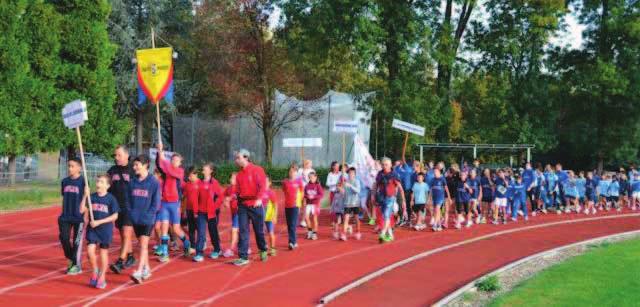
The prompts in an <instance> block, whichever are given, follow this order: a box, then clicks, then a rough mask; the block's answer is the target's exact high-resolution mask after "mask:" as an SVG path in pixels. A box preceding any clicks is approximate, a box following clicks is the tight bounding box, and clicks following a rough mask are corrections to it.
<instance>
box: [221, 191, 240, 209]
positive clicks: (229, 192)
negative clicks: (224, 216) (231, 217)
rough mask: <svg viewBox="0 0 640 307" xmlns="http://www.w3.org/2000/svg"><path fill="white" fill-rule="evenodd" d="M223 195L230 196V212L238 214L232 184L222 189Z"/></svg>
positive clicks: (236, 200) (236, 198)
mask: <svg viewBox="0 0 640 307" xmlns="http://www.w3.org/2000/svg"><path fill="white" fill-rule="evenodd" d="M224 197H225V198H226V197H231V201H229V208H231V214H238V197H237V196H236V192H235V189H234V188H233V186H228V187H227V188H226V189H225V190H224Z"/></svg>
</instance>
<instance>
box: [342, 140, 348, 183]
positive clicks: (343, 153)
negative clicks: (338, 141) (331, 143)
mask: <svg viewBox="0 0 640 307" xmlns="http://www.w3.org/2000/svg"><path fill="white" fill-rule="evenodd" d="M346 159H347V134H346V133H344V132H343V133H342V167H343V169H342V172H343V173H344V172H346V171H347V170H346V169H344V164H345V160H346Z"/></svg>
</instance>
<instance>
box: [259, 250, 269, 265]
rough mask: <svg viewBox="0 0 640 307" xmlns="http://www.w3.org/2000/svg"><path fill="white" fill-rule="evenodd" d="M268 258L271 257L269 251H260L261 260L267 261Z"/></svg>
mask: <svg viewBox="0 0 640 307" xmlns="http://www.w3.org/2000/svg"><path fill="white" fill-rule="evenodd" d="M267 259H269V256H268V255H267V251H261V252H260V260H261V261H262V262H266V261H267Z"/></svg>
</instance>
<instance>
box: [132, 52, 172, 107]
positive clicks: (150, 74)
mask: <svg viewBox="0 0 640 307" xmlns="http://www.w3.org/2000/svg"><path fill="white" fill-rule="evenodd" d="M172 55H173V50H172V49H171V48H153V49H138V50H136V61H137V63H138V106H142V105H143V104H144V101H145V100H146V99H149V100H150V101H151V103H153V104H156V103H158V102H159V101H160V100H161V99H162V98H165V99H166V100H168V101H172V100H173V57H172Z"/></svg>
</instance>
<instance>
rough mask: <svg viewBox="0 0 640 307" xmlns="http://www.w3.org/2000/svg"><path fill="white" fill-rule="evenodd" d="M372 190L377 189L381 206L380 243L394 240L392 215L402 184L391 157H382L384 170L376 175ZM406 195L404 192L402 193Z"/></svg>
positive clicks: (376, 193)
mask: <svg viewBox="0 0 640 307" xmlns="http://www.w3.org/2000/svg"><path fill="white" fill-rule="evenodd" d="M372 191H375V201H376V203H377V204H378V207H379V208H380V213H381V217H382V218H381V219H380V220H381V221H382V227H381V231H380V236H379V238H378V241H379V242H380V243H385V242H391V241H393V229H392V228H391V216H392V215H393V206H394V204H395V203H396V195H398V194H399V191H402V185H401V184H400V179H399V178H398V176H397V174H396V173H394V172H393V170H392V169H391V159H389V158H384V159H382V170H381V171H380V172H378V175H377V176H376V183H375V185H374V188H373V189H372ZM401 195H402V197H404V193H403V194H401Z"/></svg>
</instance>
